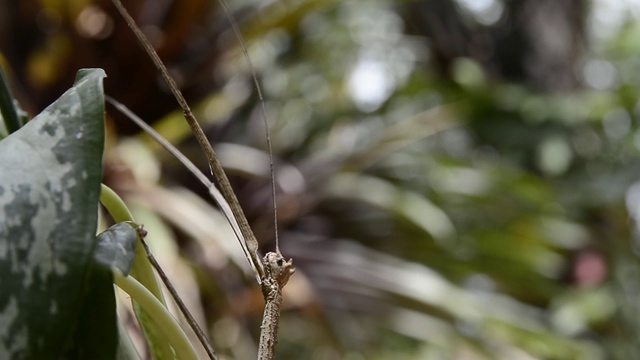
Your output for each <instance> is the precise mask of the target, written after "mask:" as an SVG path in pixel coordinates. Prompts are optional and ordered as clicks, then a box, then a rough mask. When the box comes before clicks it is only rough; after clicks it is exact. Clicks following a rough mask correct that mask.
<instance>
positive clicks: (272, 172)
mask: <svg viewBox="0 0 640 360" xmlns="http://www.w3.org/2000/svg"><path fill="white" fill-rule="evenodd" d="M218 1H219V3H220V6H222V9H223V10H224V14H225V15H226V17H227V20H228V21H229V24H230V25H231V28H232V29H233V32H234V33H235V35H236V38H237V39H238V42H239V44H240V48H241V49H242V55H243V56H244V60H245V61H246V63H247V66H248V67H249V71H250V72H251V78H252V79H253V85H254V87H255V88H256V93H257V94H258V100H259V101H260V112H261V116H262V120H263V122H264V129H265V133H266V139H267V151H268V152H269V174H270V176H271V179H270V180H271V200H272V202H273V228H274V230H273V231H274V235H275V239H276V252H277V253H278V254H280V242H279V240H278V196H277V192H276V175H275V169H274V165H273V147H272V145H271V131H270V130H269V120H268V118H267V108H266V106H265V102H264V97H263V96H262V88H261V87H260V83H259V82H258V75H257V74H256V70H255V68H254V67H253V63H252V62H251V57H250V56H249V51H248V50H247V44H246V43H245V42H244V37H243V36H242V33H241V32H240V27H239V26H238V22H237V21H236V20H235V18H234V17H233V16H231V11H230V10H229V4H228V3H227V0H218Z"/></svg>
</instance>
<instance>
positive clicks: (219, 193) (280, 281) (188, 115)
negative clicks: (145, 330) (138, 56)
mask: <svg viewBox="0 0 640 360" xmlns="http://www.w3.org/2000/svg"><path fill="white" fill-rule="evenodd" d="M113 3H114V4H115V6H116V7H117V9H118V11H119V12H120V14H121V15H122V16H123V18H124V19H125V20H126V22H127V24H128V25H129V27H130V28H131V29H132V31H133V33H134V34H135V36H136V37H137V38H138V40H139V41H140V43H141V44H142V46H143V48H144V49H145V51H146V52H147V54H148V55H149V57H150V58H151V60H152V61H153V63H154V64H155V66H156V68H157V69H158V71H159V72H160V73H161V75H162V77H163V78H164V79H165V81H166V82H167V85H168V86H169V88H170V89H171V91H172V93H173V95H174V97H175V98H176V100H177V101H178V103H179V104H180V107H181V108H182V110H183V113H184V117H185V119H186V121H187V122H188V123H189V126H190V127H191V129H192V131H193V133H194V135H195V137H196V139H197V140H198V143H199V144H200V146H201V148H202V149H203V151H204V152H205V154H206V156H207V158H208V160H209V166H210V168H211V170H212V172H213V174H214V176H215V178H216V182H217V183H218V185H219V187H220V190H218V188H217V187H216V186H215V185H214V184H213V183H212V182H211V181H210V180H209V179H208V178H207V177H206V176H205V175H204V174H203V173H202V172H201V171H200V170H199V169H198V168H197V167H196V166H195V165H193V163H192V162H191V161H189V160H188V159H187V158H186V157H185V156H184V155H182V154H181V153H180V152H179V151H178V150H177V149H176V148H175V147H174V146H173V145H171V144H170V143H169V142H168V141H166V140H165V139H164V138H162V136H161V135H159V134H158V133H156V132H155V131H154V130H153V129H152V128H151V127H150V126H148V125H147V124H146V123H145V122H144V121H143V120H142V119H140V118H139V117H137V116H136V115H135V114H133V113H132V112H131V111H129V110H128V109H127V108H126V107H125V106H124V105H122V104H120V103H119V102H117V101H115V100H114V99H112V98H108V101H109V102H110V103H111V104H113V105H114V106H115V107H116V108H117V109H118V110H119V111H121V112H123V113H124V114H125V115H127V116H128V117H129V118H130V119H132V120H133V121H134V122H135V123H136V124H137V125H138V126H140V127H141V128H142V129H143V130H144V131H145V132H147V133H149V134H150V135H151V136H152V137H153V138H154V139H155V140H156V141H158V142H159V143H160V144H161V145H162V146H164V147H165V148H166V149H167V150H169V151H170V152H171V153H172V154H173V155H174V156H175V157H176V158H177V159H178V160H179V161H180V162H182V163H183V164H184V165H185V167H187V168H188V169H189V171H191V172H192V173H193V174H194V175H195V176H196V177H197V178H198V179H199V180H200V182H202V184H203V185H204V186H206V187H207V188H208V189H209V193H210V194H211V196H212V197H213V198H214V200H215V201H216V203H218V205H219V206H220V208H221V209H222V211H223V213H224V215H225V217H226V218H227V220H228V221H229V224H230V225H231V227H232V228H233V231H234V233H235V235H236V237H237V238H238V241H239V242H240V245H241V247H242V249H243V251H244V253H245V256H246V257H247V259H248V260H249V263H250V264H251V266H252V268H253V270H254V272H255V274H256V279H257V281H258V283H259V284H260V285H261V288H262V294H263V297H264V300H265V310H264V314H263V318H262V326H261V333H260V343H259V347H258V359H259V360H272V359H275V347H276V343H277V334H278V322H279V318H280V307H281V302H282V288H283V287H284V286H285V285H286V284H287V282H288V280H289V278H290V277H291V275H292V274H293V273H294V271H295V269H294V267H293V262H292V260H288V261H287V260H286V259H285V258H284V257H283V255H282V254H281V253H280V250H279V246H278V237H277V223H276V225H275V226H276V227H275V231H276V251H275V252H269V253H267V254H266V255H265V256H264V257H262V256H261V255H260V252H259V249H258V241H257V240H256V237H255V235H254V234H253V231H252V230H251V228H250V227H249V223H248V221H247V219H246V217H245V215H244V212H243V211H242V208H241V207H240V204H239V202H238V200H237V198H236V196H235V193H234V192H233V189H232V188H231V185H230V184H229V180H228V179H227V176H226V174H225V173H224V170H223V169H222V166H221V165H220V163H219V161H218V159H217V157H216V155H215V152H214V150H213V148H212V147H211V144H210V143H209V141H208V140H207V138H206V136H205V134H204V132H203V130H202V128H201V127H200V125H199V124H198V122H197V120H196V119H195V116H194V115H193V113H192V111H191V109H190V107H189V105H188V104H187V102H186V100H185V99H184V97H183V96H182V94H181V92H180V90H179V89H178V87H177V85H176V83H175V81H174V80H173V79H172V78H171V76H170V75H169V73H168V71H167V69H166V67H165V66H164V64H163V63H162V61H161V60H160V58H159V57H158V55H157V53H156V52H155V50H154V49H153V47H152V46H151V45H150V43H149V41H148V40H147V39H146V37H145V36H144V34H143V33H142V31H141V30H140V29H139V28H138V26H137V25H136V23H135V21H134V20H133V18H131V16H130V15H129V13H128V12H127V10H126V9H125V8H124V6H123V5H122V3H121V2H120V0H113ZM220 4H221V6H222V7H223V9H224V11H225V14H226V15H227V17H228V19H229V21H230V23H231V26H232V28H233V30H234V33H235V34H236V36H237V37H238V39H239V41H240V45H241V48H242V51H243V54H244V57H245V59H246V61H247V63H248V65H249V67H250V69H251V71H252V78H253V81H254V84H255V86H256V89H257V92H258V96H259V100H260V103H261V106H262V115H263V119H264V121H265V126H266V134H267V145H268V150H269V158H270V169H271V176H272V194H273V199H274V220H277V212H276V211H277V206H276V201H275V182H274V179H273V177H274V170H273V155H272V151H271V139H270V136H269V128H268V123H267V119H266V111H265V108H264V100H263V97H262V92H261V90H260V86H259V83H258V80H257V76H256V74H255V71H254V70H253V66H252V64H251V60H250V58H249V55H248V52H247V49H246V45H245V44H244V41H243V40H242V36H241V34H240V31H239V30H238V26H237V24H236V23H235V21H234V20H233V17H231V15H230V13H229V10H228V6H227V4H226V2H225V0H220ZM149 257H150V259H153V257H152V255H151V254H149ZM152 263H153V265H154V266H156V265H157V262H155V263H154V260H152ZM156 268H157V269H158V271H159V272H161V271H162V270H161V269H160V268H159V266H156ZM163 280H165V279H164V278H163ZM167 286H170V284H167ZM172 295H173V294H172ZM181 310H183V309H181ZM185 310H186V309H185ZM185 310H183V311H185ZM186 317H187V318H188V317H189V316H186ZM192 326H194V324H192ZM195 326H197V325H195ZM194 330H196V329H194ZM200 332H201V331H200ZM196 333H198V331H197V330H196ZM200 341H204V342H206V339H200ZM203 345H205V344H203ZM205 348H208V347H207V345H205ZM207 350H208V352H209V349H207ZM209 356H210V357H211V358H215V355H213V350H212V349H211V351H210V354H209Z"/></svg>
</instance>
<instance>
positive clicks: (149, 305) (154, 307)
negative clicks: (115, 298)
mask: <svg viewBox="0 0 640 360" xmlns="http://www.w3.org/2000/svg"><path fill="white" fill-rule="evenodd" d="M113 275H114V282H115V284H116V285H117V286H118V287H119V288H121V289H122V290H124V291H125V292H126V293H127V294H129V295H131V297H132V298H133V299H134V300H135V301H136V302H137V303H138V304H140V306H141V307H142V308H143V309H144V311H145V312H147V313H148V314H150V315H151V319H152V321H153V322H154V323H155V324H156V327H155V328H156V329H159V330H160V333H161V334H162V335H163V336H164V338H165V340H166V341H167V342H169V343H170V344H171V346H172V347H173V349H174V350H175V351H176V355H177V356H178V358H179V359H181V360H198V355H197V354H196V352H195V350H194V349H193V346H191V342H189V339H188V338H187V335H186V334H185V333H184V331H182V328H181V327H180V325H178V322H177V321H176V320H175V319H174V318H173V316H171V314H169V312H168V311H167V309H166V308H165V307H164V305H163V304H162V303H161V302H160V301H158V299H157V298H156V297H155V296H154V295H153V294H152V293H151V292H150V291H149V290H148V289H147V288H146V287H144V286H143V285H142V284H141V283H139V282H138V281H137V280H136V279H134V278H133V277H131V276H127V277H125V276H124V275H122V274H121V273H120V272H119V271H114V273H113Z"/></svg>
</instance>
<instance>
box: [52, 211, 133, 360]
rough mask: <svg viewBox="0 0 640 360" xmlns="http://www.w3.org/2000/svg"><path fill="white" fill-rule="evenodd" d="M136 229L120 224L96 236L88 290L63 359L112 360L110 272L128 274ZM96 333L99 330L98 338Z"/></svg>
mask: <svg viewBox="0 0 640 360" xmlns="http://www.w3.org/2000/svg"><path fill="white" fill-rule="evenodd" d="M137 228H138V227H137V225H136V224H133V223H130V222H121V223H117V224H115V225H113V226H112V227H110V228H109V229H107V230H105V231H104V232H102V233H101V234H100V235H98V236H97V238H96V247H95V250H94V252H93V261H92V262H91V265H90V275H89V276H90V279H89V281H88V283H89V284H90V286H89V288H88V289H87V290H88V293H87V294H86V295H85V301H84V304H83V306H82V310H81V313H80V316H79V322H78V325H77V327H76V329H75V333H74V334H73V336H72V337H71V343H70V344H69V347H68V352H67V353H66V354H65V356H64V357H65V358H67V359H89V358H90V359H105V360H107V359H113V358H114V352H113V349H114V348H115V347H116V345H117V344H118V329H117V323H116V316H115V312H114V309H115V307H116V302H115V295H114V292H113V273H112V271H113V269H114V268H116V269H118V270H120V272H122V273H123V274H128V273H129V271H130V270H131V265H132V263H133V259H134V257H135V251H136V243H137V241H138V231H137ZM96 329H100V335H99V336H97V333H96V331H95V330H96Z"/></svg>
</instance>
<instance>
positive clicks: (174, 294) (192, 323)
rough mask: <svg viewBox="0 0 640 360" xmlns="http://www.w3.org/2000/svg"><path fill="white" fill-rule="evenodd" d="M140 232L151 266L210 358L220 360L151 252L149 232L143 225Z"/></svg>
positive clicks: (139, 228) (139, 229)
mask: <svg viewBox="0 0 640 360" xmlns="http://www.w3.org/2000/svg"><path fill="white" fill-rule="evenodd" d="M138 234H139V235H140V241H141V242H142V245H143V246H144V251H145V252H146V253H147V259H149V262H150V263H151V266H153V267H154V268H155V269H156V271H157V272H158V275H160V279H162V282H163V283H164V285H165V286H166V287H167V290H169V294H171V297H172V298H173V300H174V301H175V302H176V305H178V308H179V309H180V312H182V315H184V317H185V319H186V320H187V323H188V324H189V326H190V327H191V329H192V330H193V332H194V333H195V334H196V337H197V338H198V340H199V341H200V344H202V346H203V347H204V350H205V351H206V352H207V355H208V356H209V359H211V360H218V357H217V356H216V353H215V352H214V351H213V347H212V346H211V344H209V340H208V339H207V336H206V335H205V334H204V331H202V329H201V328H200V326H199V325H198V323H197V322H196V319H194V318H193V315H191V312H190V311H189V309H187V306H186V305H185V304H184V302H183V301H182V299H180V296H179V295H178V292H177V291H176V289H175V288H174V287H173V285H172V284H171V281H169V277H167V275H166V274H165V273H164V270H162V267H160V264H159V263H158V261H157V260H156V258H155V257H154V256H153V254H152V253H151V250H150V249H149V245H147V242H146V241H144V237H145V236H146V234H147V232H146V231H145V230H144V229H142V226H139V227H138Z"/></svg>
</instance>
